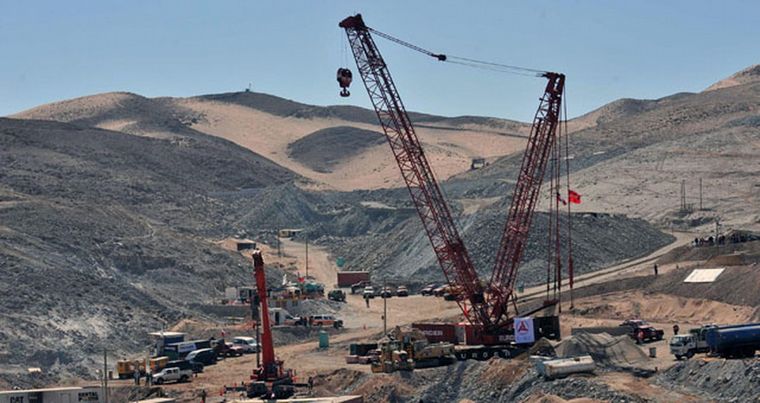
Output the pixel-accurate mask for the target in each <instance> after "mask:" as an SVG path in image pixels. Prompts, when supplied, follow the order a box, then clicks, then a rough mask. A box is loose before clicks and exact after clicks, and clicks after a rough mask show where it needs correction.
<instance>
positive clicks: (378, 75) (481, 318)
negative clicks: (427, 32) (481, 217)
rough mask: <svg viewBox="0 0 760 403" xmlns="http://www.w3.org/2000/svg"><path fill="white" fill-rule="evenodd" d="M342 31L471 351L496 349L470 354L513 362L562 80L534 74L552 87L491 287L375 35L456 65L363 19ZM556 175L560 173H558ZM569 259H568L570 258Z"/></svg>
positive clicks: (521, 175)
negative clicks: (526, 255) (453, 293)
mask: <svg viewBox="0 0 760 403" xmlns="http://www.w3.org/2000/svg"><path fill="white" fill-rule="evenodd" d="M339 26H340V27H341V28H343V29H345V31H346V34H347V36H348V42H349V44H350V47H351V50H352V53H353V56H354V58H355V60H356V65H357V68H358V71H359V75H360V76H361V78H362V80H363V82H364V85H365V87H366V89H367V92H368V93H369V98H370V100H371V102H372V105H373V107H374V109H375V112H376V113H377V117H378V120H379V121H380V125H381V126H382V128H383V131H384V133H385V135H386V138H387V140H388V144H389V145H390V147H391V151H392V152H393V155H394V157H395V159H396V161H397V163H398V167H399V169H400V170H401V176H402V177H403V178H404V181H405V182H406V186H407V189H408V190H409V194H410V196H411V199H412V202H413V203H414V205H415V207H416V209H417V213H418V214H419V216H420V219H421V220H422V224H423V227H424V228H425V231H426V233H427V235H428V238H429V240H430V243H431V245H432V247H433V250H434V251H435V255H436V257H437V259H438V263H439V264H440V266H441V268H442V269H443V274H444V276H445V277H446V279H447V281H448V283H449V284H450V285H451V286H453V287H457V288H458V289H460V290H461V293H460V298H459V299H458V301H457V302H458V303H459V305H460V307H461V309H462V312H463V314H464V316H465V318H466V319H467V321H468V322H469V324H470V327H469V329H470V330H469V334H468V337H467V344H477V345H482V346H493V347H492V348H489V347H483V348H482V349H481V350H477V351H475V352H474V353H473V354H474V356H478V357H479V358H488V357H490V356H492V355H500V356H510V355H512V354H511V352H513V351H511V350H509V348H508V347H507V346H506V345H508V344H510V340H513V336H512V334H513V329H512V324H513V318H514V316H512V315H510V314H509V309H508V308H509V305H510V304H512V305H513V306H514V311H515V315H516V314H517V304H516V302H515V299H516V298H515V293H514V286H515V280H516V276H517V268H518V265H519V264H520V262H521V259H522V257H523V252H524V250H525V245H526V243H527V239H528V232H529V229H530V225H531V220H532V218H533V216H534V212H535V208H536V204H537V201H538V198H539V192H540V188H541V184H542V182H543V180H544V174H545V172H546V167H547V161H548V160H549V159H550V156H552V150H554V151H555V152H556V149H557V148H558V147H557V130H558V126H559V121H560V113H561V104H562V95H563V91H564V86H565V75H564V74H559V73H552V72H544V71H537V70H533V71H532V72H534V73H538V75H540V76H542V77H544V78H546V79H547V80H548V82H547V84H546V87H545V91H544V95H543V96H542V97H541V99H540V105H539V107H538V111H537V112H536V115H535V117H534V119H533V125H532V128H531V132H530V136H529V138H528V142H527V146H526V149H525V153H524V155H523V160H522V165H521V168H520V173H519V176H518V179H517V183H516V185H515V187H514V193H513V197H512V204H511V207H510V209H509V215H508V219H507V222H506V225H505V227H504V231H503V235H502V239H501V243H500V247H499V250H498V253H497V257H496V262H495V265H494V269H493V272H492V275H491V280H490V282H489V283H487V284H486V283H484V282H481V280H480V279H479V278H478V274H477V272H476V270H475V267H474V265H473V262H472V260H471V258H470V256H469V254H468V253H467V249H466V248H465V245H464V243H463V241H462V239H461V237H460V235H459V233H458V230H457V227H456V225H455V223H454V219H453V218H452V215H451V212H450V209H449V206H448V204H447V203H446V201H445V199H444V197H443V194H442V192H441V189H440V187H439V185H438V183H437V181H436V179H435V177H434V175H433V171H432V169H431V167H430V164H429V163H428V160H427V158H426V156H425V153H424V152H423V149H422V146H421V144H420V141H419V139H418V138H417V135H416V133H415V130H414V126H413V125H412V122H411V120H410V118H409V115H408V114H407V112H406V109H405V108H404V104H403V102H402V101H401V98H400V96H399V94H398V91H397V89H396V86H395V84H394V82H393V79H392V78H391V75H390V72H389V70H388V66H387V65H386V63H385V61H384V60H383V58H382V56H381V55H380V51H379V50H378V48H377V46H376V44H375V42H374V40H373V38H372V34H377V35H378V36H381V37H383V38H385V39H388V40H391V41H393V42H395V43H398V44H401V45H403V46H406V47H409V48H411V49H413V50H416V51H418V52H422V53H424V54H426V55H428V56H431V57H434V58H436V59H438V60H439V61H447V60H450V61H451V60H452V59H454V57H452V56H447V55H443V54H435V53H432V52H429V51H427V50H425V49H422V48H420V47H418V46H415V45H412V44H409V43H407V42H404V41H402V40H400V39H397V38H394V37H392V36H390V35H387V34H384V33H382V32H379V31H377V30H374V29H372V28H370V27H368V26H367V25H366V24H365V23H364V20H363V19H362V16H361V15H360V14H357V15H355V16H350V17H347V18H345V19H344V20H343V21H341V22H340V24H339ZM456 59H460V60H464V61H467V63H461V64H468V63H471V62H477V61H474V60H472V59H464V58H456ZM502 66H506V65H502ZM507 67H512V66H507ZM523 70H530V69H523ZM344 84H345V83H341V87H344ZM349 84H350V83H349ZM344 89H345V87H344ZM557 172H559V171H558V168H557ZM556 177H557V182H556V183H557V184H559V173H557V174H556ZM568 181H569V179H568ZM553 183H554V182H553ZM557 189H558V188H557ZM552 190H554V189H552ZM557 198H558V199H560V197H559V192H557ZM557 211H558V210H557ZM558 222H559V219H558V218H557V224H558ZM556 235H557V241H556V244H557V245H556V246H557V249H558V248H559V231H558V230H557V233H556ZM568 246H569V244H568ZM560 256H561V254H560V252H559V250H557V251H556V256H555V257H556V262H554V263H553V264H556V265H557V267H556V272H555V282H557V281H559V282H560V283H559V284H560V285H561V271H560V267H559V266H560V262H559V259H560ZM568 256H570V254H569V252H568ZM568 266H569V268H568V271H569V273H570V276H571V284H572V259H571V258H569V264H568ZM547 287H548V283H547ZM556 289H557V284H556V283H555V294H556ZM547 297H548V296H547ZM556 303H557V300H556V299H554V300H547V301H545V303H544V305H545V306H546V305H551V304H556ZM468 306H469V307H468ZM545 306H544V307H545ZM544 307H541V308H539V309H536V310H534V311H533V312H537V311H538V310H540V309H543V308H544ZM533 312H529V313H528V314H530V313H533ZM523 315H525V313H523ZM557 327H558V320H557ZM459 358H460V359H461V358H462V357H461V356H460V357H459ZM465 358H467V357H465Z"/></svg>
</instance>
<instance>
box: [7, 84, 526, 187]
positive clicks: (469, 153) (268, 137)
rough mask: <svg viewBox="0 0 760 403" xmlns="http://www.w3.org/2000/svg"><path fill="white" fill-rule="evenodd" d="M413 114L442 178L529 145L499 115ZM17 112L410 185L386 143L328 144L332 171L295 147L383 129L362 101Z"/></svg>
mask: <svg viewBox="0 0 760 403" xmlns="http://www.w3.org/2000/svg"><path fill="white" fill-rule="evenodd" d="M410 115H411V116H412V117H413V118H414V119H415V122H418V125H417V131H418V134H419V136H420V139H421V141H422V142H423V143H424V145H425V147H426V152H427V155H428V159H429V160H430V161H431V164H433V166H434V167H435V169H436V173H437V175H438V176H439V178H440V179H445V178H448V177H450V176H451V175H454V174H457V173H461V172H464V171H466V170H468V169H469V167H470V162H471V159H472V158H474V157H485V158H489V159H495V158H498V157H500V156H503V155H507V154H510V153H512V152H514V151H516V150H519V149H521V148H522V147H523V146H524V142H525V139H524V137H525V135H526V133H527V130H528V129H529V127H528V126H527V125H525V124H523V123H519V122H514V121H508V120H502V119H494V118H484V117H474V116H462V117H457V118H445V117H440V116H433V115H427V114H420V113H411V114H410ZM13 117H16V118H22V119H40V120H55V121H62V122H72V123H77V124H81V125H85V126H93V127H100V128H105V129H109V130H117V131H122V132H125V133H129V134H134V135H140V136H149V137H158V138H174V137H177V136H182V137H185V136H189V135H192V132H201V133H204V134H209V135H212V136H217V137H220V138H223V139H226V140H229V141H232V142H234V143H236V144H238V145H240V146H242V147H245V148H247V149H249V150H251V151H253V152H255V153H257V154H260V155H262V156H264V157H266V158H268V159H270V160H272V161H273V162H275V163H277V164H279V165H281V166H283V167H285V168H287V169H289V170H292V171H294V172H296V173H298V174H300V175H302V176H304V177H306V178H309V179H311V180H312V181H313V182H314V183H313V185H314V186H315V187H316V188H323V189H335V190H349V191H350V190H354V189H376V188H387V187H398V186H401V185H402V184H401V183H400V182H399V179H400V177H399V174H398V172H397V168H396V167H395V164H394V163H393V161H391V160H389V159H388V158H387V157H388V151H387V146H385V145H384V144H382V143H372V144H370V145H366V144H363V143H362V144H356V147H357V148H353V147H351V144H344V145H343V147H340V148H335V149H326V150H323V151H325V152H329V154H327V155H325V158H326V159H327V160H330V161H331V162H330V164H329V165H330V168H329V170H328V169H325V167H322V166H314V164H313V162H312V161H311V159H310V157H309V156H303V155H302V154H300V153H298V152H296V153H292V152H290V150H291V149H293V147H296V148H298V146H299V144H297V143H296V142H297V141H298V140H301V139H303V138H305V137H307V136H309V135H311V134H313V133H319V132H320V130H325V129H330V130H334V129H333V128H335V127H344V128H348V127H352V128H355V129H358V130H360V131H379V128H378V125H377V121H376V119H377V118H376V116H375V113H374V112H373V111H370V110H367V109H363V108H358V107H354V106H328V107H319V106H312V105H306V104H302V103H298V102H295V101H291V100H287V99H284V98H279V97H275V96H272V95H267V94H259V93H255V92H236V93H226V94H214V95H204V96H198V97H192V98H153V99H150V98H145V97H142V96H139V95H136V94H130V93H107V94H98V95H93V96H88V97H82V98H77V99H73V100H69V101H62V102H56V103H52V104H48V105H43V106H40V107H37V108H33V109H31V110H28V111H24V112H21V113H18V114H16V115H14V116H13ZM188 129H192V132H191V133H188ZM301 157H303V158H301Z"/></svg>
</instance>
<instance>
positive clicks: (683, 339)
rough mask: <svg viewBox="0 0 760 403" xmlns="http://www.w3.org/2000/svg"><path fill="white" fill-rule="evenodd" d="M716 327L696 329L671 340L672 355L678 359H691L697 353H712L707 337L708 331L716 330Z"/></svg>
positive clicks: (706, 326)
mask: <svg viewBox="0 0 760 403" xmlns="http://www.w3.org/2000/svg"><path fill="white" fill-rule="evenodd" d="M716 327H717V326H715V325H705V326H702V327H699V328H696V329H690V330H689V333H686V334H677V335H675V336H673V337H672V338H671V339H670V353H671V354H673V355H674V356H675V357H676V360H680V359H681V358H684V357H685V358H686V359H689V358H691V357H693V356H694V354H697V353H706V352H708V351H710V347H709V346H708V345H707V340H706V339H705V336H706V335H707V331H708V330H710V329H713V328H716Z"/></svg>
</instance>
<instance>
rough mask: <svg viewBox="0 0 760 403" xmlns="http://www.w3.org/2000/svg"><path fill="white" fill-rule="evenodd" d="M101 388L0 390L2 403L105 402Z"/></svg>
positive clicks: (0, 402) (0, 401)
mask: <svg viewBox="0 0 760 403" xmlns="http://www.w3.org/2000/svg"><path fill="white" fill-rule="evenodd" d="M102 394H103V390H102V389H100V388H80V387H68V388H50V389H27V390H6V391H0V403H80V402H86V403H103V402H104V401H105V399H103V397H102V396H101V395H102Z"/></svg>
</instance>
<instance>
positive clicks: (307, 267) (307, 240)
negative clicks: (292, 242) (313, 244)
mask: <svg viewBox="0 0 760 403" xmlns="http://www.w3.org/2000/svg"><path fill="white" fill-rule="evenodd" d="M306 279H307V280H308V279H309V238H308V237H307V238H306Z"/></svg>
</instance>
